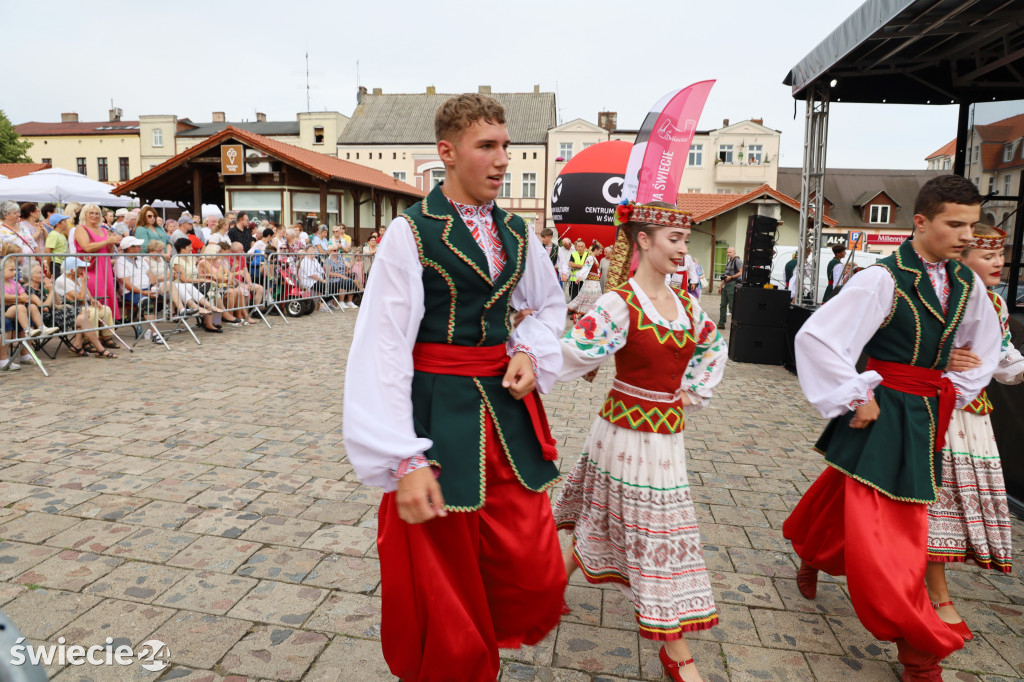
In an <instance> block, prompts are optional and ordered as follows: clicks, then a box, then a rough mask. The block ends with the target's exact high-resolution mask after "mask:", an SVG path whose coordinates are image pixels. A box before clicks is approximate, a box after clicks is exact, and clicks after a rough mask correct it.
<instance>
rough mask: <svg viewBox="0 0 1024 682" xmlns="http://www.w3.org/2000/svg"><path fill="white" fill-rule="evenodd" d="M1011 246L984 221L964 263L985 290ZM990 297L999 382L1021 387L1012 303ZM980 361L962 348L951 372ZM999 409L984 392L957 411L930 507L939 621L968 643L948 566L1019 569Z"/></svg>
mask: <svg viewBox="0 0 1024 682" xmlns="http://www.w3.org/2000/svg"><path fill="white" fill-rule="evenodd" d="M1005 242H1006V233H1005V232H1003V231H1002V230H999V229H996V228H995V227H991V226H989V225H984V224H982V223H978V224H976V225H975V226H974V230H973V238H972V239H971V241H970V242H969V246H968V247H967V248H966V249H964V253H963V255H962V256H961V258H960V260H961V262H962V263H964V265H967V266H968V267H970V268H971V269H972V270H974V272H975V273H977V275H978V277H980V278H981V280H982V281H983V282H984V283H985V286H990V287H991V286H995V285H997V284H999V279H1000V277H1001V275H1002V271H1003V260H1004V258H1003V246H1004V244H1005ZM988 297H989V299H991V301H992V304H993V305H994V306H995V309H996V314H997V315H998V317H999V323H1000V334H1001V335H1002V347H1001V348H1000V353H999V364H998V365H997V366H996V371H995V374H994V375H993V378H994V379H995V380H996V381H998V382H999V383H1002V384H1019V383H1021V381H1024V357H1022V356H1021V354H1020V351H1018V350H1017V349H1016V348H1014V346H1013V343H1012V337H1011V335H1010V325H1009V315H1008V313H1007V307H1006V302H1005V301H1004V300H1003V299H1002V298H1001V297H1000V296H999V294H997V293H995V292H993V291H991V290H990V291H989V292H988ZM979 363H980V359H979V358H978V357H977V356H976V355H974V354H973V353H971V352H969V351H965V350H961V349H957V350H954V351H953V353H952V357H951V358H950V365H949V367H950V368H951V369H968V368H970V367H972V366H975V365H976V364H979ZM991 411H992V402H991V401H990V400H989V398H988V395H987V393H986V392H985V391H982V392H981V394H980V395H979V396H978V397H977V398H976V399H975V400H974V402H972V403H970V404H969V405H967V406H966V407H964V408H963V409H960V410H955V411H954V412H953V418H952V421H951V422H950V424H949V431H948V432H947V433H948V435H947V438H946V447H945V448H943V450H942V488H940V489H939V499H938V501H936V502H935V503H933V504H931V505H929V506H928V568H927V571H926V573H925V582H926V584H927V585H928V596H929V598H930V599H931V600H932V606H933V607H934V608H936V609H937V610H938V614H939V618H941V619H942V620H943V621H944V622H946V623H947V624H948V625H949V627H950V628H951V629H952V630H953V631H954V632H956V633H957V634H959V635H960V636H962V637H963V638H964V640H966V641H970V640H972V639H974V635H973V634H972V633H971V631H970V628H968V627H967V625H966V624H965V623H964V622H963V619H962V618H960V614H958V613H957V611H956V608H954V606H953V602H952V600H951V599H950V598H949V589H948V588H947V586H946V563H947V562H954V561H973V562H974V563H976V564H978V565H979V566H981V567H982V568H991V569H993V570H996V571H1000V572H1002V573H1009V572H1010V571H1011V568H1012V560H1011V554H1010V544H1011V543H1010V536H1011V534H1010V510H1009V506H1008V505H1007V503H1006V488H1005V485H1004V483H1003V468H1002V465H1001V464H1000V461H999V451H998V450H997V449H996V442H995V434H994V433H993V431H992V422H991V420H990V418H989V413H990V412H991Z"/></svg>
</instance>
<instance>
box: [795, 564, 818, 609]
mask: <svg viewBox="0 0 1024 682" xmlns="http://www.w3.org/2000/svg"><path fill="white" fill-rule="evenodd" d="M796 586H797V587H798V588H799V589H800V594H802V595H804V596H805V597H807V598H808V599H814V598H815V597H816V596H818V569H816V568H812V567H811V566H809V565H808V564H807V562H806V561H804V560H802V559H801V560H800V570H798V571H797V572H796Z"/></svg>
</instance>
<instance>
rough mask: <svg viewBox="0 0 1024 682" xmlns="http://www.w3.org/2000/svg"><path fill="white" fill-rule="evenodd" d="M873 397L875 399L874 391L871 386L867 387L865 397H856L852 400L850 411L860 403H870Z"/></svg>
mask: <svg viewBox="0 0 1024 682" xmlns="http://www.w3.org/2000/svg"><path fill="white" fill-rule="evenodd" d="M874 399H875V391H874V390H873V389H872V388H870V387H869V388H868V394H867V396H866V397H864V398H857V399H855V400H854V401H853V402H851V403H850V411H851V412H852V411H853V410H856V409H857V408H858V407H860V406H861V405H867V404H868V403H870V402H871V401H872V400H874Z"/></svg>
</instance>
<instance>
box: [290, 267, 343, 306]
mask: <svg viewBox="0 0 1024 682" xmlns="http://www.w3.org/2000/svg"><path fill="white" fill-rule="evenodd" d="M298 280H299V286H300V287H302V288H303V289H309V290H310V292H312V293H313V294H315V295H317V296H321V297H322V296H333V295H334V294H335V293H337V288H338V287H339V286H340V283H339V284H332V283H330V282H329V281H328V279H327V273H326V272H324V266H322V265H320V261H319V260H318V259H317V257H316V256H315V255H313V254H311V253H304V254H303V255H302V260H301V261H300V262H299V274H298ZM320 310H321V311H326V310H327V304H326V303H325V302H324V300H323V298H321V299H320Z"/></svg>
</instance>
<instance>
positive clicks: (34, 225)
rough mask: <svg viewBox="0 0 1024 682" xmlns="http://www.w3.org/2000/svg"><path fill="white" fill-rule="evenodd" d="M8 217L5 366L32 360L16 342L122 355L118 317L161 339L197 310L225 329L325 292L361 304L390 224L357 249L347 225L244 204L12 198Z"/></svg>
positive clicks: (1, 242)
mask: <svg viewBox="0 0 1024 682" xmlns="http://www.w3.org/2000/svg"><path fill="white" fill-rule="evenodd" d="M0 214H2V215H0V259H3V258H5V259H6V260H2V262H3V264H4V267H3V273H2V274H3V276H2V281H3V293H2V303H3V309H4V329H3V334H4V343H0V370H7V371H11V370H17V369H20V367H21V363H22V362H25V361H28V360H31V354H30V353H28V352H27V351H25V350H24V349H23V351H24V352H22V353H21V355H20V356H19V357H18V358H12V357H8V354H9V349H10V348H12V347H15V346H14V345H13V344H12V343H11V342H12V340H14V339H27V340H30V341H32V342H34V343H39V344H41V343H45V341H46V340H47V339H48V338H49V337H52V336H54V335H63V336H64V337H65V338H66V339H67V348H68V351H69V352H70V353H72V354H73V355H77V356H87V355H90V354H91V355H94V356H96V357H101V358H108V359H112V358H116V357H117V356H116V354H115V353H113V352H112V351H113V350H114V349H117V348H118V347H119V344H118V342H117V340H116V337H115V336H114V328H115V327H116V326H118V325H131V326H135V327H136V328H137V330H138V333H142V334H143V336H144V338H145V339H146V340H150V341H152V342H154V343H163V342H164V339H163V336H162V335H161V334H160V332H159V330H158V329H157V328H156V327H155V326H154V325H153V324H152V323H153V322H156V321H159V320H176V319H181V318H184V317H186V316H190V315H195V316H198V317H199V318H200V319H201V324H198V325H197V326H196V328H199V329H202V330H204V331H206V332H209V333H214V334H218V333H223V328H222V327H223V325H224V324H228V325H233V326H239V327H242V326H247V325H251V324H253V323H254V322H253V319H252V318H253V315H254V314H255V312H254V311H255V310H257V309H261V308H265V307H267V306H271V305H273V304H274V303H275V302H280V301H283V300H287V299H288V298H290V297H296V296H301V297H316V298H318V299H319V301H320V304H319V305H320V310H322V311H326V310H328V309H331V308H333V309H345V308H357V307H358V306H359V300H360V299H361V296H362V294H361V292H362V289H363V285H364V284H365V282H366V278H367V276H368V275H369V270H370V265H371V263H372V258H373V255H374V254H375V253H376V249H377V242H378V240H379V239H380V237H381V236H382V234H381V233H383V231H384V230H383V229H381V230H380V233H377V232H375V233H373V234H372V235H371V236H370V238H369V239H368V240H367V243H366V244H365V245H363V246H356V245H354V244H353V241H352V238H351V237H350V236H349V235H348V234H347V233H346V229H345V226H344V225H339V226H337V227H335V228H334V230H333V234H331V232H332V231H331V230H330V229H329V228H328V226H326V225H319V226H318V227H317V229H316V230H315V232H313V233H312V234H310V233H309V232H307V231H306V230H305V229H303V226H302V225H299V224H296V225H292V226H290V227H289V226H282V225H276V224H272V223H270V222H268V221H266V220H262V221H257V220H252V219H250V217H249V215H248V214H247V213H246V212H244V211H241V212H237V213H230V212H229V213H228V214H227V215H226V216H224V217H223V218H221V217H217V216H207V217H206V218H205V219H204V220H203V221H202V224H199V223H198V222H197V219H196V218H195V217H193V216H192V215H191V214H189V213H188V212H185V213H182V214H181V215H180V216H179V217H177V218H175V219H167V220H164V218H163V217H162V216H160V215H159V214H158V213H157V211H156V210H155V209H153V208H152V207H151V206H142V207H141V208H139V209H136V210H128V209H123V208H122V209H118V210H117V211H111V210H104V209H101V208H100V207H99V206H97V205H95V204H86V205H84V206H83V205H81V204H78V203H76V202H71V203H69V204H67V205H66V206H64V207H63V208H60V209H59V208H58V206H57V205H55V204H52V203H48V204H43V205H42V206H39V205H37V204H36V203H32V202H27V203H23V204H20V205H19V204H17V203H15V202H13V201H5V202H2V203H0ZM33 254H34V255H33ZM43 254H45V255H43ZM165 308H166V310H165Z"/></svg>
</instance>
